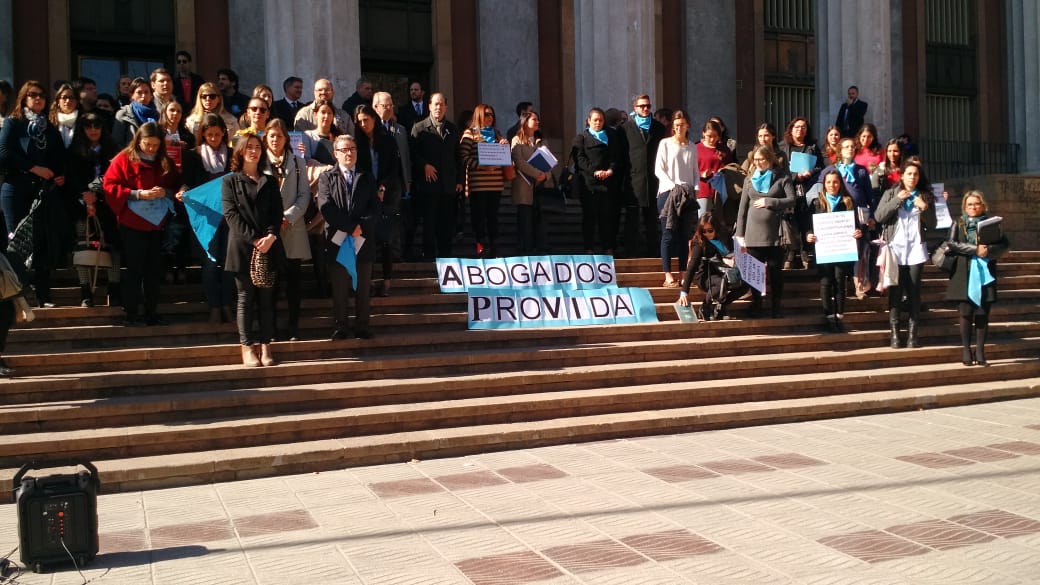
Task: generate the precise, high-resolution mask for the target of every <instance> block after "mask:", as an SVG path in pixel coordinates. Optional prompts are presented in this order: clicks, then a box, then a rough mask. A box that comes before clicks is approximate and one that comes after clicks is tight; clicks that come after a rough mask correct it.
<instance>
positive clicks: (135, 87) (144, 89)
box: [112, 77, 166, 152]
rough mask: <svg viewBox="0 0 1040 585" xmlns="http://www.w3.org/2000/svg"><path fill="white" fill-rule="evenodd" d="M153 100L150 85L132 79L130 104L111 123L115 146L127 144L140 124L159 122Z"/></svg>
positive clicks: (147, 82)
mask: <svg viewBox="0 0 1040 585" xmlns="http://www.w3.org/2000/svg"><path fill="white" fill-rule="evenodd" d="M153 98H154V96H153V94H152V85H151V83H149V81H148V80H147V79H145V78H143V77H136V78H134V80H133V81H132V82H131V83H130V104H128V105H126V106H123V107H122V108H119V110H118V111H117V112H116V116H115V121H114V122H113V123H112V140H114V141H115V143H116V145H117V146H119V147H120V148H122V147H125V146H126V145H127V144H129V143H130V141H131V140H132V139H133V137H134V135H135V134H136V133H137V129H138V128H140V127H141V125H142V124H145V123H147V122H158V121H159V110H158V109H156V107H155V100H154V99H153ZM165 150H166V149H165V148H163V151H164V152H165Z"/></svg>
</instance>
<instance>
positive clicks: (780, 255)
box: [747, 246, 784, 312]
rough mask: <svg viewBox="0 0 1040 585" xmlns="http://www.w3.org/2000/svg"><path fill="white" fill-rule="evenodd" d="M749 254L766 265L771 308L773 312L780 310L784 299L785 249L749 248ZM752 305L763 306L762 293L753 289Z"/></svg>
mask: <svg viewBox="0 0 1040 585" xmlns="http://www.w3.org/2000/svg"><path fill="white" fill-rule="evenodd" d="M747 251H748V254H751V256H752V257H753V258H754V259H756V260H758V261H759V262H765V263H766V286H767V287H768V288H767V289H766V290H768V291H769V298H770V301H769V302H770V306H771V307H772V310H773V312H776V311H779V310H780V301H781V300H783V298H784V271H783V270H782V268H783V264H784V249H783V248H782V247H780V246H761V247H754V248H752V247H748V249H747ZM751 303H752V306H753V307H758V306H761V304H762V293H760V292H758V290H756V289H754V288H752V289H751Z"/></svg>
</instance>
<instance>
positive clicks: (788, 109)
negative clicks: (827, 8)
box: [762, 0, 819, 138]
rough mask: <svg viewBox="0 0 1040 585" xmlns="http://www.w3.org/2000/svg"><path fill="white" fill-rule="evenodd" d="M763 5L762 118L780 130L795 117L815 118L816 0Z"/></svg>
mask: <svg viewBox="0 0 1040 585" xmlns="http://www.w3.org/2000/svg"><path fill="white" fill-rule="evenodd" d="M762 8H763V18H764V20H765V22H764V25H765V26H764V36H765V38H764V50H763V57H764V59H765V62H764V64H763V65H764V69H765V99H766V104H765V117H766V121H767V122H769V123H771V124H773V125H774V126H775V127H776V128H777V132H780V133H782V132H783V129H784V128H785V127H786V126H787V123H788V122H789V121H790V120H791V119H792V118H794V117H796V116H804V117H806V118H808V119H809V120H815V119H816V98H815V94H816V29H815V22H814V21H815V13H816V0H765V1H764V2H763V6H762ZM814 131H815V132H818V131H819V129H814ZM778 138H779V137H778Z"/></svg>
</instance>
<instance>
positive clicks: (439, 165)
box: [411, 117, 463, 195]
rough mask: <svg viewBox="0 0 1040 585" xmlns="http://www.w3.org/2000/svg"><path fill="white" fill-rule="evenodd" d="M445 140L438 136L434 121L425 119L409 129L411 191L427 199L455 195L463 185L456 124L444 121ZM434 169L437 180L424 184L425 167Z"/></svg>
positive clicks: (459, 137) (458, 134)
mask: <svg viewBox="0 0 1040 585" xmlns="http://www.w3.org/2000/svg"><path fill="white" fill-rule="evenodd" d="M443 124H444V136H443V137H441V135H439V134H438V133H437V127H436V125H435V124H434V123H433V118H431V117H427V118H424V119H423V120H421V121H419V122H417V123H416V124H415V126H414V127H412V142H411V146H412V168H413V169H414V171H413V173H412V190H413V191H416V192H419V193H426V194H429V195H442V194H445V193H455V191H456V188H457V187H458V185H461V184H462V177H463V174H462V169H461V168H460V163H459V157H458V149H459V140H460V139H461V138H462V135H461V134H460V133H459V130H458V128H456V127H455V124H452V123H451V122H449V121H448V120H447V119H445V120H444V122H443ZM427 164H429V165H433V168H435V169H437V180H436V181H434V182H432V183H428V182H426V170H425V169H426V165H427Z"/></svg>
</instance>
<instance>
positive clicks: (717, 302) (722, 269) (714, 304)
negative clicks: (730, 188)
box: [679, 211, 748, 321]
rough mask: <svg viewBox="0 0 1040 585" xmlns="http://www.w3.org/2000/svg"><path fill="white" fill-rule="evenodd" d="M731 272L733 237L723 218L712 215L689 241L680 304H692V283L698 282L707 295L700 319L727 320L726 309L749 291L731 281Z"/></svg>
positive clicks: (705, 216) (746, 287)
mask: <svg viewBox="0 0 1040 585" xmlns="http://www.w3.org/2000/svg"><path fill="white" fill-rule="evenodd" d="M730 268H733V236H732V235H730V231H729V228H728V227H726V224H725V223H723V221H722V216H721V215H719V214H715V213H712V212H710V211H709V212H708V213H705V214H704V215H702V216H701V217H700V219H699V220H698V221H697V227H696V228H694V231H693V237H692V238H691V239H690V263H689V265H688V266H687V268H686V277H685V278H684V279H683V284H682V291H681V292H680V293H679V304H680V305H682V306H684V307H685V306H687V305H688V304H689V303H690V301H689V299H688V298H687V295H689V293H690V285H691V283H693V282H696V283H697V287H698V288H700V289H701V290H702V291H704V302H703V303H702V304H701V317H702V318H703V319H704V320H705V321H721V320H722V319H724V318H725V311H726V307H727V306H728V305H729V304H730V303H732V302H733V301H735V300H737V299H739V298H740V297H742V296H744V293H746V292H747V289H748V285H747V283H744V282H741V283H739V284H734V283H733V282H730V281H729V279H728V277H727V272H728V271H729V269H730Z"/></svg>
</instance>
